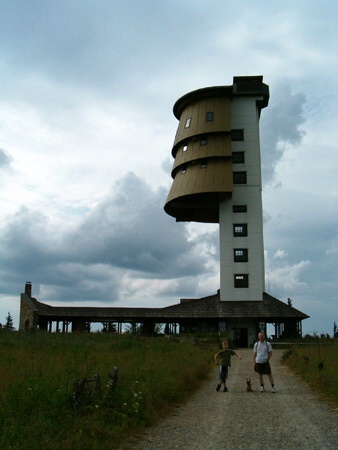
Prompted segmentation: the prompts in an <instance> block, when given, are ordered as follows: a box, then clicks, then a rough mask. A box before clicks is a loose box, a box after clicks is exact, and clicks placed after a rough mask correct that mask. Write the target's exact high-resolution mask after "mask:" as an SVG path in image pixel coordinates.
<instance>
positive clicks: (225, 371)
mask: <svg viewBox="0 0 338 450" xmlns="http://www.w3.org/2000/svg"><path fill="white" fill-rule="evenodd" d="M228 370H229V367H228V366H225V367H224V392H228V388H227V385H226V379H227V377H228Z"/></svg>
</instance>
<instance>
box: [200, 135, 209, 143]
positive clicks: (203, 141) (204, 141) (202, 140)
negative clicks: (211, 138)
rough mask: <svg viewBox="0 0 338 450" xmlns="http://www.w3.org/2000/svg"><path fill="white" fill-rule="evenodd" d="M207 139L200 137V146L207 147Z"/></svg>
mask: <svg viewBox="0 0 338 450" xmlns="http://www.w3.org/2000/svg"><path fill="white" fill-rule="evenodd" d="M207 143H208V138H207V137H206V136H202V137H201V140H200V145H207Z"/></svg>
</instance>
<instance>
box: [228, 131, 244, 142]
mask: <svg viewBox="0 0 338 450" xmlns="http://www.w3.org/2000/svg"><path fill="white" fill-rule="evenodd" d="M231 140H232V141H244V130H231Z"/></svg>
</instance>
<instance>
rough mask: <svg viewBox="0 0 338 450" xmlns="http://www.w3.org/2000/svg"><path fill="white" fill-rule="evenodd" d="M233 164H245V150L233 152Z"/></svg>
mask: <svg viewBox="0 0 338 450" xmlns="http://www.w3.org/2000/svg"><path fill="white" fill-rule="evenodd" d="M232 163H233V164H244V152H234V153H233V154H232Z"/></svg>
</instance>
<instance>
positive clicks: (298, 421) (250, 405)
mask: <svg viewBox="0 0 338 450" xmlns="http://www.w3.org/2000/svg"><path fill="white" fill-rule="evenodd" d="M239 353H240V354H241V356H242V359H241V360H238V359H237V358H236V357H235V356H233V357H232V367H231V370H230V374H229V378H228V382H227V385H228V388H229V392H226V393H225V392H216V390H215V387H216V384H217V378H218V373H217V367H216V366H215V372H214V376H213V378H212V379H211V380H209V381H207V382H206V383H205V384H204V385H203V387H202V388H201V389H200V390H199V391H198V392H197V393H196V394H195V395H194V396H193V397H192V398H191V399H190V400H189V401H188V402H187V403H186V404H185V405H183V406H181V407H179V408H177V409H176V410H175V411H174V412H173V413H172V414H170V415H169V416H168V417H166V418H165V419H163V420H161V421H160V422H159V423H158V424H157V425H155V426H154V427H151V428H149V429H148V431H147V433H145V434H144V435H143V436H142V437H139V438H138V439H137V441H136V440H135V441H134V442H130V443H129V444H127V445H125V446H123V447H121V449H120V450H127V449H129V450H178V449H180V450H218V449H220V450H227V449H232V450H233V449H236V450H240V449H243V450H254V449H257V450H267V449H269V450H283V449H287V450H293V449H298V450H299V449H304V450H325V449H334V450H337V449H338V414H337V412H336V411H333V410H332V409H330V407H329V406H327V405H326V404H325V403H324V402H322V401H321V400H319V399H318V398H317V396H316V395H315V394H314V393H313V392H312V390H311V389H310V388H309V387H307V386H306V385H305V384H304V383H303V382H302V381H301V380H300V379H299V378H298V377H297V376H296V375H294V374H292V373H291V372H290V371H289V370H288V369H287V368H286V367H285V366H282V365H281V363H280V358H281V356H282V354H283V351H282V350H274V351H273V357H272V359H271V361H270V362H271V367H272V373H273V376H274V380H275V385H276V391H277V392H276V393H275V394H272V393H271V389H270V386H269V383H268V379H267V377H266V376H265V377H264V379H265V386H266V391H265V392H264V393H261V392H259V384H258V377H257V375H256V374H255V373H254V372H253V355H252V350H250V349H242V350H239ZM211 357H212V355H211ZM246 377H250V378H252V380H253V389H254V392H251V393H249V392H246V383H245V379H246Z"/></svg>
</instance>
